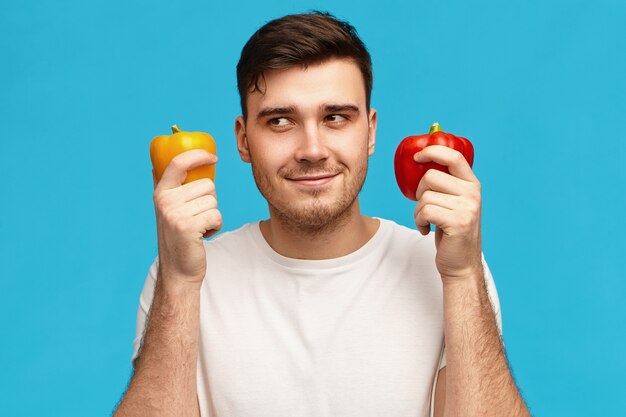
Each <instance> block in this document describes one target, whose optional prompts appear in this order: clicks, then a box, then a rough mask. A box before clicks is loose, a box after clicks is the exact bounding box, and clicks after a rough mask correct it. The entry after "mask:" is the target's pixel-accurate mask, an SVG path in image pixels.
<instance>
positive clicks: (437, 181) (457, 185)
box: [415, 169, 467, 201]
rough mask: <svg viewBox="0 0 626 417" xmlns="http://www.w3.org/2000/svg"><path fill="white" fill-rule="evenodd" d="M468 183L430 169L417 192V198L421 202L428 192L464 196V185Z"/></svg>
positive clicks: (418, 186)
mask: <svg viewBox="0 0 626 417" xmlns="http://www.w3.org/2000/svg"><path fill="white" fill-rule="evenodd" d="M466 183H467V181H465V180H462V179H460V178H456V177H453V176H452V175H450V174H446V173H445V172H441V171H439V170H437V169H429V170H428V171H426V174H424V176H423V177H422V179H421V180H420V182H419V184H417V190H415V198H416V199H417V200H418V201H419V199H420V198H422V195H423V194H424V192H425V191H426V190H432V191H437V192H440V193H444V194H450V195H456V196H459V195H463V192H464V191H465V187H464V185H466Z"/></svg>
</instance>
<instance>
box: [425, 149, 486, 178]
mask: <svg viewBox="0 0 626 417" xmlns="http://www.w3.org/2000/svg"><path fill="white" fill-rule="evenodd" d="M413 159H415V161H416V162H420V163H424V162H431V161H432V162H436V163H438V164H440V165H443V166H446V167H448V171H449V172H450V175H453V176H455V177H457V178H461V179H463V180H465V181H470V182H475V181H478V179H477V178H476V176H475V175H474V172H473V171H472V168H471V167H470V165H469V162H467V160H466V159H465V157H464V156H463V154H462V153H461V152H459V151H457V150H455V149H452V148H448V147H447V146H442V145H431V146H427V147H425V148H424V149H422V150H421V151H420V152H418V153H416V154H415V156H414V157H413Z"/></svg>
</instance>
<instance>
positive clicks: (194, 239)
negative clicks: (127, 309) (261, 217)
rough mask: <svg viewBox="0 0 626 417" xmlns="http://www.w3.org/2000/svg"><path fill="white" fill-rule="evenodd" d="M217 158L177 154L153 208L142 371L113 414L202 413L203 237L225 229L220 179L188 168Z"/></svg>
mask: <svg viewBox="0 0 626 417" xmlns="http://www.w3.org/2000/svg"><path fill="white" fill-rule="evenodd" d="M216 161H217V158H216V157H215V155H211V154H209V153H208V152H206V151H204V150H197V149H196V150H191V151H187V152H183V153H181V154H179V155H177V156H176V157H175V158H173V159H172V161H171V162H170V163H169V165H168V166H167V168H166V169H165V172H164V173H163V177H162V178H161V180H160V181H159V182H158V184H157V181H156V177H154V187H155V190H154V207H155V212H156V220H157V235H158V243H159V272H158V276H157V280H156V284H155V289H154V297H153V300H152V306H151V308H150V313H149V316H148V320H147V323H146V331H145V334H144V338H143V344H142V348H141V351H140V353H139V357H138V358H137V361H136V366H135V372H134V374H133V377H132V379H131V381H130V384H129V386H128V390H127V391H126V393H125V395H124V398H123V399H122V401H121V402H120V404H119V406H118V408H117V410H116V412H115V414H114V416H115V417H122V416H125V417H126V416H128V417H130V416H132V417H140V416H150V417H171V416H182V417H196V416H199V415H200V411H199V405H198V392H197V386H196V367H197V362H198V332H199V320H200V317H199V316H200V288H201V286H202V282H203V280H204V277H205V275H206V252H205V249H204V243H203V242H202V237H210V236H212V235H213V234H215V233H216V232H217V231H218V230H220V228H221V227H222V217H221V214H220V212H219V211H218V210H217V199H216V197H215V184H214V183H213V181H211V180H210V179H201V180H195V181H191V182H189V183H186V184H184V183H183V182H184V180H185V178H186V176H187V172H188V171H189V170H190V169H192V168H194V167H196V166H199V165H204V164H214V163H215V162H216Z"/></svg>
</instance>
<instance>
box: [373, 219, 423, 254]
mask: <svg viewBox="0 0 626 417" xmlns="http://www.w3.org/2000/svg"><path fill="white" fill-rule="evenodd" d="M378 219H379V220H380V222H381V223H380V227H381V228H384V231H385V232H386V239H385V242H386V247H388V248H389V251H390V252H391V253H395V254H398V256H402V257H405V258H407V259H410V260H411V261H412V263H414V262H417V263H424V262H425V263H429V264H430V263H432V262H433V260H434V256H435V239H434V235H435V233H434V232H431V233H429V234H427V235H426V236H424V235H422V234H421V233H420V232H418V231H417V229H415V228H411V227H407V226H404V225H402V224H398V223H396V222H395V221H393V220H389V219H383V218H378Z"/></svg>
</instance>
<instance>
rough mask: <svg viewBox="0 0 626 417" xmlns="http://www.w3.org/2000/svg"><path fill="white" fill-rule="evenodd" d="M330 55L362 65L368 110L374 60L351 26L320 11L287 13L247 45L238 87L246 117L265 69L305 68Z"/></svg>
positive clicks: (257, 32)
mask: <svg viewBox="0 0 626 417" xmlns="http://www.w3.org/2000/svg"><path fill="white" fill-rule="evenodd" d="M331 58H350V59H352V60H354V62H355V63H356V64H357V65H358V66H359V69H360V70H361V73H362V74H363V79H364V81H365V100H366V106H367V109H368V110H369V108H370V96H371V93H372V84H373V77H372V60H371V58H370V54H369V52H368V51H367V48H366V47H365V44H364V43H363V41H361V39H360V38H359V36H358V34H357V32H356V29H355V28H354V27H353V26H352V25H350V24H349V23H348V22H345V21H342V20H339V19H337V18H336V17H334V16H332V15H331V14H329V13H325V12H319V11H314V12H312V13H306V14H293V15H288V16H284V17H281V18H279V19H275V20H272V21H270V22H269V23H266V24H265V25H264V26H262V27H261V28H260V29H259V30H257V31H256V32H255V33H254V35H252V37H250V39H249V40H248V42H247V43H246V44H245V46H244V47H243V49H242V50H241V57H240V58H239V63H238V64H237V87H238V89H239V96H240V98H241V111H242V114H243V116H244V119H245V118H246V116H247V112H246V102H247V95H248V93H249V92H253V91H262V90H261V88H260V87H259V80H260V79H262V78H263V74H264V73H265V72H266V71H269V70H276V69H287V68H291V67H294V66H302V67H304V68H306V67H308V66H309V65H314V64H319V63H322V62H324V61H327V60H329V59H331Z"/></svg>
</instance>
